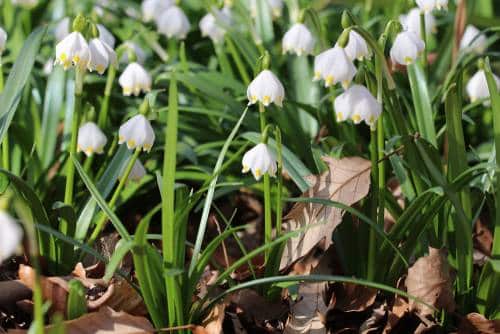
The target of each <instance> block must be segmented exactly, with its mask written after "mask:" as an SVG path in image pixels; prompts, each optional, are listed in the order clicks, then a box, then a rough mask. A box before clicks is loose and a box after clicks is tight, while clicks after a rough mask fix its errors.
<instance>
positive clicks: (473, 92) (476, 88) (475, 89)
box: [465, 70, 500, 106]
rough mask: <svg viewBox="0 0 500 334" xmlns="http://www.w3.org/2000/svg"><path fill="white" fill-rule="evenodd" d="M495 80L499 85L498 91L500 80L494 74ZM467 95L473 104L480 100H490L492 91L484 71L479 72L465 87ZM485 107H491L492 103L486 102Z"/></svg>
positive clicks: (499, 85)
mask: <svg viewBox="0 0 500 334" xmlns="http://www.w3.org/2000/svg"><path fill="white" fill-rule="evenodd" d="M493 78H494V79H495V82H496V84H497V90H499V89H500V79H499V78H498V77H497V76H496V75H495V74H493ZM465 88H466V91H467V95H468V96H469V98H470V100H471V102H475V101H477V100H479V99H489V98H490V90H489V89H488V81H487V80H486V74H485V73H484V71H483V70H479V71H477V72H476V73H475V74H474V75H473V76H472V77H471V78H470V79H469V81H468V82H467V86H466V87H465ZM484 105H485V106H489V105H490V101H485V102H484Z"/></svg>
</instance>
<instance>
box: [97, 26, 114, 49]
mask: <svg viewBox="0 0 500 334" xmlns="http://www.w3.org/2000/svg"><path fill="white" fill-rule="evenodd" d="M96 26H97V30H99V39H100V40H101V41H103V42H104V43H106V44H108V45H109V46H110V47H111V48H114V47H115V42H116V40H115V37H114V36H113V34H112V33H111V32H110V31H109V30H108V29H106V27H105V26H103V25H102V24H96Z"/></svg>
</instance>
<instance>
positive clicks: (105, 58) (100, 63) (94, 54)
mask: <svg viewBox="0 0 500 334" xmlns="http://www.w3.org/2000/svg"><path fill="white" fill-rule="evenodd" d="M89 54H90V57H89V63H88V65H87V68H88V69H89V71H91V72H92V71H93V70H96V71H97V73H99V74H103V73H104V71H105V70H106V68H108V66H109V65H111V64H115V63H116V53H115V51H114V50H113V49H112V48H111V47H110V46H109V45H108V44H106V43H105V42H104V41H103V40H102V39H100V38H94V39H92V40H91V41H90V43H89Z"/></svg>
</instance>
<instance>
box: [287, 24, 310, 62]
mask: <svg viewBox="0 0 500 334" xmlns="http://www.w3.org/2000/svg"><path fill="white" fill-rule="evenodd" d="M315 43H316V40H315V39H314V36H313V35H312V34H311V32H310V31H309V29H307V27H306V26H305V25H304V24H302V23H295V24H294V25H293V26H292V27H291V28H290V29H289V30H288V31H287V32H286V33H285V35H284V36H283V42H282V48H283V53H287V52H292V53H295V54H297V56H300V55H303V54H306V55H307V54H311V53H312V52H313V49H314V44H315Z"/></svg>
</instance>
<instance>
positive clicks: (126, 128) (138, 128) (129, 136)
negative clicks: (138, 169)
mask: <svg viewBox="0 0 500 334" xmlns="http://www.w3.org/2000/svg"><path fill="white" fill-rule="evenodd" d="M154 142H155V133H154V131H153V127H152V126H151V123H149V121H148V119H147V118H146V117H145V116H144V115H142V114H139V115H136V116H134V117H132V118H131V119H129V120H128V121H126V122H125V123H123V124H122V126H120V129H119V130H118V144H123V143H127V147H128V148H129V149H134V148H136V147H139V148H142V149H143V150H144V151H147V152H149V151H150V150H151V148H152V147H153V144H154Z"/></svg>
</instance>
